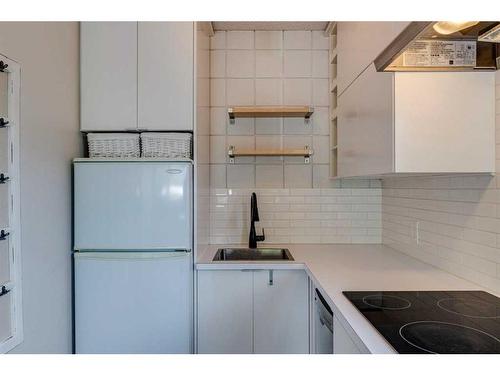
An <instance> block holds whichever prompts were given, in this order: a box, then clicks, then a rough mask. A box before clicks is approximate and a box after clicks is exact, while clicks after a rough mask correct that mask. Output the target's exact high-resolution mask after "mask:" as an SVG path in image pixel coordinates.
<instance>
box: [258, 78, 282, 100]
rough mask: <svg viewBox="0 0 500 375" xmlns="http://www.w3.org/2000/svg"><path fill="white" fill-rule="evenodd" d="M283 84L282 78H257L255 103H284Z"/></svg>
mask: <svg viewBox="0 0 500 375" xmlns="http://www.w3.org/2000/svg"><path fill="white" fill-rule="evenodd" d="M282 94H283V84H282V81H281V79H269V78H265V79H256V80H255V104H256V105H280V104H283V95H282Z"/></svg>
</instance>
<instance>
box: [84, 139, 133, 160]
mask: <svg viewBox="0 0 500 375" xmlns="http://www.w3.org/2000/svg"><path fill="white" fill-rule="evenodd" d="M87 141H88V145H89V157H91V158H138V157H140V156H141V149H140V146H139V134H130V133H88V134H87Z"/></svg>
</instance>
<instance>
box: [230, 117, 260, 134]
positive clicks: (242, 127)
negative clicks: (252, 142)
mask: <svg viewBox="0 0 500 375" xmlns="http://www.w3.org/2000/svg"><path fill="white" fill-rule="evenodd" d="M226 116H227V114H226ZM254 124H255V119H253V118H238V119H236V121H235V122H234V124H230V123H229V121H228V124H227V134H228V135H254V134H255V125H254Z"/></svg>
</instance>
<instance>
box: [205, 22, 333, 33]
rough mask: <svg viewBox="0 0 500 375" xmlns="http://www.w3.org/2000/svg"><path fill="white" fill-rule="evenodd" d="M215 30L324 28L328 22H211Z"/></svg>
mask: <svg viewBox="0 0 500 375" xmlns="http://www.w3.org/2000/svg"><path fill="white" fill-rule="evenodd" d="M212 25H213V28H214V30H215V31H222V30H325V29H326V26H327V25H328V22H267V21H256V22H212Z"/></svg>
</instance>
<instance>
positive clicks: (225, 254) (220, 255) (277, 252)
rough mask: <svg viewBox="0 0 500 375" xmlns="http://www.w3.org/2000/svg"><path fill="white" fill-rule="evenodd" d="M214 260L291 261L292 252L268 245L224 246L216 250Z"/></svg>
mask: <svg viewBox="0 0 500 375" xmlns="http://www.w3.org/2000/svg"><path fill="white" fill-rule="evenodd" d="M213 260H214V261H231V260H255V261H259V260H260V261H262V260H272V261H275V260H284V261H293V260H294V259H293V257H292V254H290V251H288V249H277V248H269V247H261V248H257V249H244V248H241V249H235V248H225V249H219V250H217V253H215V256H214V259H213Z"/></svg>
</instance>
